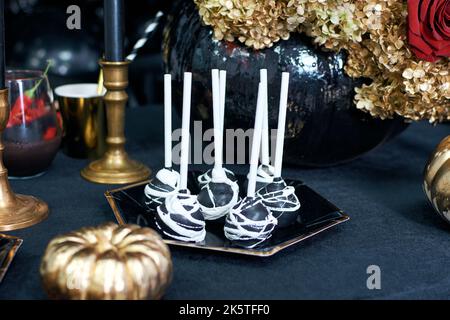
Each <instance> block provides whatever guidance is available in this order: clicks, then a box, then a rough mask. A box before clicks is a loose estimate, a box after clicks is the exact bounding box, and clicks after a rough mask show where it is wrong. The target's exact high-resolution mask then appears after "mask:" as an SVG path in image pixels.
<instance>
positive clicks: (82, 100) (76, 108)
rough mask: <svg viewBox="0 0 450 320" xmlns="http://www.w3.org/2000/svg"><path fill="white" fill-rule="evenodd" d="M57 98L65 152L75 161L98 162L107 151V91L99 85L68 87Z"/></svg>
mask: <svg viewBox="0 0 450 320" xmlns="http://www.w3.org/2000/svg"><path fill="white" fill-rule="evenodd" d="M55 94H56V96H57V99H58V103H59V109H60V110H61V115H62V118H63V123H64V138H63V152H64V153H65V154H67V155H68V156H70V157H74V158H83V159H84V158H89V159H98V158H100V157H101V156H103V154H104V153H105V151H106V113H105V108H104V105H103V94H104V91H103V92H101V93H99V92H98V85H97V84H96V83H79V84H68V85H63V86H60V87H57V88H56V89H55Z"/></svg>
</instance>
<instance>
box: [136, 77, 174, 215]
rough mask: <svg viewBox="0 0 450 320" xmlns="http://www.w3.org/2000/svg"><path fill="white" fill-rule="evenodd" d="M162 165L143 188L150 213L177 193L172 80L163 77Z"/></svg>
mask: <svg viewBox="0 0 450 320" xmlns="http://www.w3.org/2000/svg"><path fill="white" fill-rule="evenodd" d="M164 164H165V168H163V169H161V170H159V171H158V172H157V173H156V175H155V178H153V179H152V181H150V183H149V184H147V185H146V186H145V189H144V194H145V204H146V205H147V207H148V209H149V210H150V211H154V210H156V208H157V207H158V206H159V205H161V204H162V203H163V202H164V199H165V198H166V197H168V196H170V195H173V194H175V193H177V192H178V185H179V182H180V174H179V173H178V172H176V171H175V170H173V169H172V78H171V75H170V74H165V75H164Z"/></svg>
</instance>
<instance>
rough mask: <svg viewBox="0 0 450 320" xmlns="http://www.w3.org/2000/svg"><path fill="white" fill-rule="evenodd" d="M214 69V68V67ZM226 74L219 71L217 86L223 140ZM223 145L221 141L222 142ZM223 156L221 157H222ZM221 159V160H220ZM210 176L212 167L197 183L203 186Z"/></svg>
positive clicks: (233, 177)
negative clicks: (218, 88)
mask: <svg viewBox="0 0 450 320" xmlns="http://www.w3.org/2000/svg"><path fill="white" fill-rule="evenodd" d="M214 70H216V69H214ZM226 75H227V72H226V71H225V70H220V73H219V87H220V117H221V121H222V130H221V132H222V140H223V134H224V122H225V121H224V120H225V101H226V99H225V98H226V97H225V94H226ZM222 145H223V143H222ZM222 158H223V157H222ZM222 161H223V160H222ZM222 168H223V170H224V171H225V174H226V175H227V177H228V179H230V180H231V181H235V182H236V181H237V179H236V176H235V174H234V173H233V172H232V171H231V170H229V169H227V168H224V167H222ZM211 177H212V169H209V170H207V171H206V172H205V173H203V174H202V175H200V176H198V178H197V181H198V184H199V186H200V188H202V187H203V186H205V185H206V184H207V183H209V182H210V181H211Z"/></svg>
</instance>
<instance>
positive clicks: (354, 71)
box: [194, 0, 450, 122]
mask: <svg viewBox="0 0 450 320" xmlns="http://www.w3.org/2000/svg"><path fill="white" fill-rule="evenodd" d="M194 2H195V3H196V5H197V6H198V8H199V12H200V16H201V18H202V20H203V22H204V23H205V24H206V25H210V26H212V27H213V29H214V36H215V38H217V39H219V40H222V39H224V40H227V41H234V40H235V39H237V40H238V41H240V42H242V43H244V44H245V45H247V46H249V47H252V48H254V49H263V48H268V47H271V46H272V45H273V44H274V43H275V42H277V41H279V40H280V39H288V38H289V34H290V33H291V32H303V33H305V34H307V35H308V36H310V37H312V38H314V42H315V43H317V44H318V45H321V46H323V47H325V48H327V49H331V50H335V51H339V50H341V49H345V50H347V51H348V52H349V55H348V57H349V58H348V60H347V63H346V66H345V71H346V72H347V74H348V75H349V76H351V77H355V78H357V77H367V78H370V79H372V83H371V84H370V85H363V86H362V87H360V88H357V89H356V95H355V104H356V106H357V108H359V109H361V110H364V111H367V112H369V113H370V114H371V115H373V116H376V117H380V118H383V119H385V118H392V117H393V116H395V115H400V116H403V117H405V118H407V119H411V120H420V119H428V120H429V121H430V122H439V121H444V120H450V75H449V71H450V60H449V59H448V58H444V59H441V60H440V61H438V62H436V63H430V62H425V61H420V60H418V59H417V58H415V57H414V56H413V55H412V54H411V52H410V50H409V49H408V46H407V39H406V34H407V29H406V28H407V7H406V1H403V0H368V1H362V0H276V1H275V0H194Z"/></svg>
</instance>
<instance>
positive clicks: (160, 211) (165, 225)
mask: <svg viewBox="0 0 450 320" xmlns="http://www.w3.org/2000/svg"><path fill="white" fill-rule="evenodd" d="M191 86H192V74H191V73H190V72H185V73H184V87H183V115H182V124H181V133H182V136H181V156H180V190H179V192H178V193H176V194H171V195H170V196H168V197H166V198H165V200H164V203H163V204H161V205H160V206H159V207H158V208H157V210H156V215H155V221H156V226H157V228H158V229H159V230H161V232H162V233H163V234H164V235H166V236H168V237H170V238H173V239H176V240H180V241H186V242H201V241H203V240H204V239H205V235H206V230H205V220H204V218H203V213H202V211H201V208H200V205H199V203H198V201H197V197H196V196H195V195H191V194H190V192H189V190H188V189H187V174H188V156H189V121H190V112H191Z"/></svg>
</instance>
